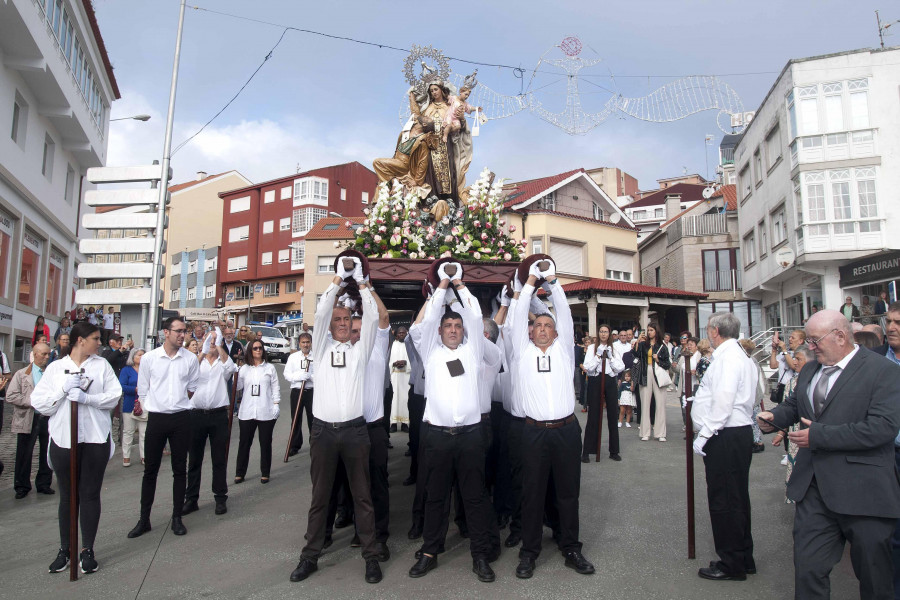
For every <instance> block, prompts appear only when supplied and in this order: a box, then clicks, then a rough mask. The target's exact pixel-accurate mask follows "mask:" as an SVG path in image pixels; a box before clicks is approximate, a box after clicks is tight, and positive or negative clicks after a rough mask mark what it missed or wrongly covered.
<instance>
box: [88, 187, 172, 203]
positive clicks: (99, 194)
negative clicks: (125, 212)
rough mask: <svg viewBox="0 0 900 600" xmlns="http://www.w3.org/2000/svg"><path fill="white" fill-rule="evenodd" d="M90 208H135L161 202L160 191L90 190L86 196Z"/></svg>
mask: <svg viewBox="0 0 900 600" xmlns="http://www.w3.org/2000/svg"><path fill="white" fill-rule="evenodd" d="M84 202H85V203H86V204H87V205H88V206H135V205H140V204H156V203H157V202H159V190H153V189H146V190H132V189H127V190H88V191H87V192H85V194H84Z"/></svg>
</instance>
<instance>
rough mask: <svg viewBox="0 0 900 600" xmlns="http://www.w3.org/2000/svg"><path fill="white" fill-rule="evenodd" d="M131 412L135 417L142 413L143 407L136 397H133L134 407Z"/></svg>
mask: <svg viewBox="0 0 900 600" xmlns="http://www.w3.org/2000/svg"><path fill="white" fill-rule="evenodd" d="M131 414H132V415H134V416H135V417H139V416H141V415H142V414H144V407H143V406H141V401H140V400H139V399H137V398H135V399H134V408H133V409H132V411H131Z"/></svg>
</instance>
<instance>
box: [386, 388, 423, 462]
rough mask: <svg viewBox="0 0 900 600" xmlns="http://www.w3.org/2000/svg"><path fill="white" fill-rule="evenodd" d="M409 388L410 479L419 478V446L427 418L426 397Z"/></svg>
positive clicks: (407, 404)
mask: <svg viewBox="0 0 900 600" xmlns="http://www.w3.org/2000/svg"><path fill="white" fill-rule="evenodd" d="M412 390H413V386H412V385H410V386H409V398H408V399H407V402H406V406H407V408H408V409H409V452H410V455H411V456H412V461H410V464H409V475H410V477H418V474H419V444H420V440H421V439H422V431H421V430H422V418H423V417H424V416H425V396H423V395H421V394H416V393H415V392H413V391H412ZM385 414H387V413H385Z"/></svg>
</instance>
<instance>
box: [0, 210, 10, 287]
mask: <svg viewBox="0 0 900 600" xmlns="http://www.w3.org/2000/svg"><path fill="white" fill-rule="evenodd" d="M12 234H13V220H12V219H11V218H10V217H9V216H8V215H7V214H6V213H3V212H0V297H4V298H5V297H6V291H7V282H8V281H9V278H8V274H9V267H10V264H11V258H12V257H11V256H10V250H11V249H12Z"/></svg>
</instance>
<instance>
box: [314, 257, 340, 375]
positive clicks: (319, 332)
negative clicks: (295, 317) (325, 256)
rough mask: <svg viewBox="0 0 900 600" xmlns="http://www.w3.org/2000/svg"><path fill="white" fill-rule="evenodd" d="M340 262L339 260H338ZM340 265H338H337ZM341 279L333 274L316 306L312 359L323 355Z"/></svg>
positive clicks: (318, 358)
mask: <svg viewBox="0 0 900 600" xmlns="http://www.w3.org/2000/svg"><path fill="white" fill-rule="evenodd" d="M338 263H340V261H338ZM338 266H340V265H338ZM343 281H344V280H343V279H341V278H340V277H338V276H335V277H334V279H333V280H332V281H331V285H329V286H328V289H326V290H325V293H324V294H322V297H321V298H319V305H318V306H317V307H316V316H315V321H314V324H315V327H313V333H312V338H313V339H312V355H313V360H314V361H316V362H319V361H320V360H322V357H323V356H325V343H326V341H327V338H328V331H329V330H330V328H331V315H332V313H333V312H334V300H335V299H336V298H337V295H338V292H339V291H341V290H342V289H343V288H341V287H340V285H341V283H343Z"/></svg>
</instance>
